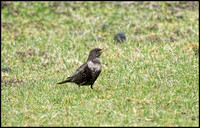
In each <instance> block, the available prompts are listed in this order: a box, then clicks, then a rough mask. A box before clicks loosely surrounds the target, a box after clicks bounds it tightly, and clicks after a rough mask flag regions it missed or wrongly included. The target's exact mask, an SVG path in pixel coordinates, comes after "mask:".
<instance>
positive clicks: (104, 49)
mask: <svg viewBox="0 0 200 128" xmlns="http://www.w3.org/2000/svg"><path fill="white" fill-rule="evenodd" d="M106 50H107V49H102V50H101V51H99V52H103V51H106Z"/></svg>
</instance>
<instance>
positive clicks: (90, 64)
mask: <svg viewBox="0 0 200 128" xmlns="http://www.w3.org/2000/svg"><path fill="white" fill-rule="evenodd" d="M87 63H88V67H89V68H90V69H91V70H92V71H100V70H101V63H94V62H92V61H88V62H87Z"/></svg>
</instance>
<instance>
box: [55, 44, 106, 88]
mask: <svg viewBox="0 0 200 128" xmlns="http://www.w3.org/2000/svg"><path fill="white" fill-rule="evenodd" d="M105 50H106V49H101V48H94V49H92V50H91V51H90V54H89V57H88V59H87V61H86V62H85V63H84V64H83V65H81V66H80V67H79V68H78V69H77V70H76V71H75V72H74V74H73V75H72V76H71V77H68V78H67V80H65V81H62V82H59V83H57V84H63V83H67V82H73V83H76V84H77V85H78V86H79V88H80V86H83V85H90V86H91V89H93V87H92V86H93V84H94V82H95V81H96V79H97V77H98V76H99V74H100V73H101V62H100V61H99V57H100V55H101V53H102V52H103V51H105Z"/></svg>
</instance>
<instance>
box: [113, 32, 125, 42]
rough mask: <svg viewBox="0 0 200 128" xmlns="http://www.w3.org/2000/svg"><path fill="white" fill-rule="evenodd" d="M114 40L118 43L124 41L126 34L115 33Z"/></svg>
mask: <svg viewBox="0 0 200 128" xmlns="http://www.w3.org/2000/svg"><path fill="white" fill-rule="evenodd" d="M114 40H115V41H116V42H118V43H122V42H124V41H126V36H125V34H124V33H122V32H119V33H117V34H116V35H115V37H114Z"/></svg>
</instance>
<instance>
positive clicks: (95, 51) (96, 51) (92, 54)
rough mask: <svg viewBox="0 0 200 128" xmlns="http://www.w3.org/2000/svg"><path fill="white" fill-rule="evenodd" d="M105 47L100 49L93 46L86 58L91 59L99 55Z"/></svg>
mask: <svg viewBox="0 0 200 128" xmlns="http://www.w3.org/2000/svg"><path fill="white" fill-rule="evenodd" d="M105 50H107V49H101V48H93V49H92V50H91V51H90V54H89V57H88V60H92V59H94V58H96V57H99V56H100V55H101V53H102V52H103V51H105Z"/></svg>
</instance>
